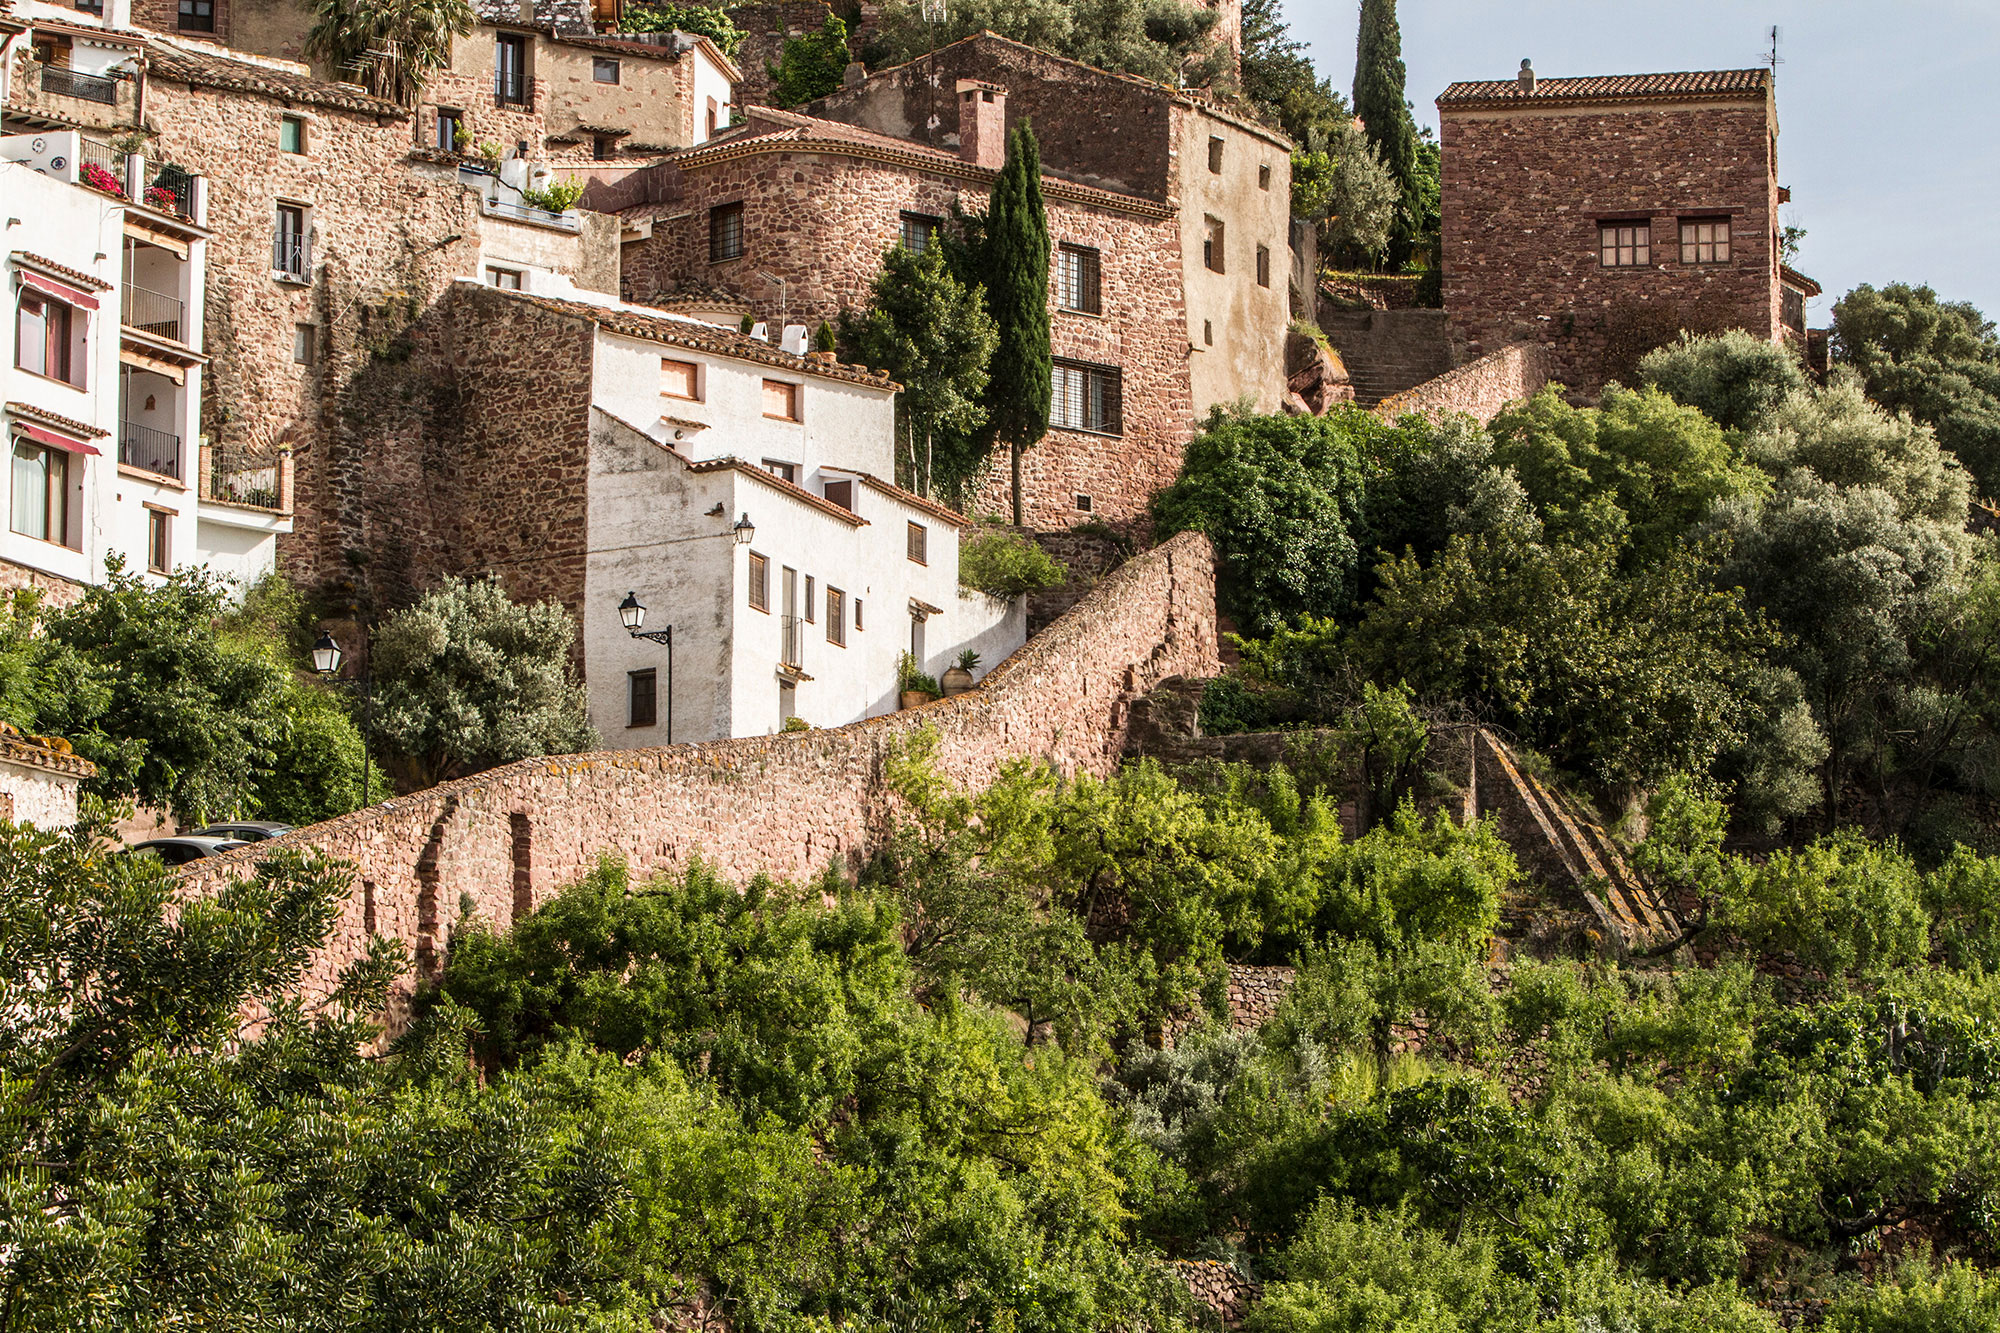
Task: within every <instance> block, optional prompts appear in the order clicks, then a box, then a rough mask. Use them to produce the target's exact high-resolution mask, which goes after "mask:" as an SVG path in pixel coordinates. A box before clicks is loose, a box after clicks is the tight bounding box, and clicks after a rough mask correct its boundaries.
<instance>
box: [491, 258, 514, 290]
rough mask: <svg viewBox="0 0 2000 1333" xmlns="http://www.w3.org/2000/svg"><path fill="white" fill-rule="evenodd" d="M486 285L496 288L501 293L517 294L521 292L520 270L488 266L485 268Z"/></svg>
mask: <svg viewBox="0 0 2000 1333" xmlns="http://www.w3.org/2000/svg"><path fill="white" fill-rule="evenodd" d="M486 285H487V286H488V287H498V288H500V290H502V291H507V292H518V291H520V290H521V270H520V269H518V268H498V267H495V266H494V265H492V264H488V265H487V266H486Z"/></svg>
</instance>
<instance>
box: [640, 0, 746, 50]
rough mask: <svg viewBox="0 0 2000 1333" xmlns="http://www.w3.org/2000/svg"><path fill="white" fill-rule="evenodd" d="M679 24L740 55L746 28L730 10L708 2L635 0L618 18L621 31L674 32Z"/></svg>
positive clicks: (680, 27)
mask: <svg viewBox="0 0 2000 1333" xmlns="http://www.w3.org/2000/svg"><path fill="white" fill-rule="evenodd" d="M676 28H678V29H680V30H681V31H682V32H691V33H694V34H695V35H696V36H698V37H706V38H708V40H710V41H711V42H714V43H715V44H716V45H717V46H718V47H720V48H721V49H722V54H724V55H726V56H728V57H729V58H730V59H732V60H734V59H735V58H736V48H738V47H739V46H741V45H743V29H741V28H739V27H737V26H736V25H735V24H734V23H733V22H731V21H730V18H729V15H728V13H727V12H725V11H723V10H720V9H713V8H710V7H709V6H708V5H676V4H662V3H658V2H657V0H634V2H633V3H632V4H629V5H626V6H625V10H624V12H623V13H622V14H620V15H619V18H618V30H619V31H620V32H672V31H673V30H674V29H676Z"/></svg>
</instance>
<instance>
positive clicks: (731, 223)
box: [708, 203, 743, 264]
mask: <svg viewBox="0 0 2000 1333" xmlns="http://www.w3.org/2000/svg"><path fill="white" fill-rule="evenodd" d="M742 257H743V205H742V204H740V203H735V204H718V205H717V206H716V207H714V208H711V209H709V210H708V262H709V263H711V264H719V263H721V262H722V261H723V260H725V259H741V258H742Z"/></svg>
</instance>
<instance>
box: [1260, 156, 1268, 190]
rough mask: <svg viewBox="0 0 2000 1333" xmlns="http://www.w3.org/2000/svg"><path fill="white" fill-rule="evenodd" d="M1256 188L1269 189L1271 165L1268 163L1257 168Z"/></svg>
mask: <svg viewBox="0 0 2000 1333" xmlns="http://www.w3.org/2000/svg"><path fill="white" fill-rule="evenodd" d="M1257 188H1258V189H1260V190H1268V189H1270V188H1271V164H1270V163H1269V162H1266V163H1263V164H1262V165H1261V166H1259V167H1258V168H1257Z"/></svg>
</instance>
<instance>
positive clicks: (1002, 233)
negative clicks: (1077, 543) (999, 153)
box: [985, 120, 1054, 526]
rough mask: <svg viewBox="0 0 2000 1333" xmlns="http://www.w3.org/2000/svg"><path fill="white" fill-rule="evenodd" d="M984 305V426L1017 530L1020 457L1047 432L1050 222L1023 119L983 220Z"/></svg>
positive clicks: (1035, 148)
mask: <svg viewBox="0 0 2000 1333" xmlns="http://www.w3.org/2000/svg"><path fill="white" fill-rule="evenodd" d="M985 267H986V300H987V306H988V308H989V309H990V310H991V311H992V312H993V322H994V324H995V325H996V326H997V329H998V332H999V342H998V344H997V345H996V346H995V347H994V350H993V361H992V364H991V366H990V374H991V378H990V380H989V381H988V388H987V403H988V419H989V420H990V421H991V422H992V430H993V437H994V439H995V441H996V442H998V443H1002V444H1005V445H1006V446H1007V451H1008V455H1009V467H1010V469H1011V476H1012V482H1013V488H1014V522H1015V524H1016V525H1017V526H1018V525H1019V524H1020V523H1021V455H1022V454H1023V453H1025V452H1027V450H1028V449H1029V448H1030V447H1032V446H1033V445H1035V444H1037V443H1039V442H1040V440H1041V438H1042V436H1044V435H1046V434H1048V430H1049V393H1050V387H1051V377H1052V375H1053V373H1054V368H1053V367H1052V366H1051V365H1050V364H1049V357H1050V350H1049V217H1048V211H1047V209H1045V208H1044V207H1043V205H1042V152H1041V148H1040V146H1039V145H1038V144H1037V143H1036V142H1035V131H1034V129H1033V128H1032V127H1031V126H1030V125H1029V123H1028V122H1027V121H1025V120H1023V121H1022V122H1020V123H1019V124H1018V125H1016V126H1015V127H1014V132H1013V133H1012V134H1011V135H1009V136H1008V139H1007V163H1006V165H1005V166H1003V167H1002V168H1001V169H1000V179H999V180H997V181H995V182H994V183H993V198H992V201H991V203H990V204H989V205H988V209H987V221H986V265H985Z"/></svg>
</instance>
